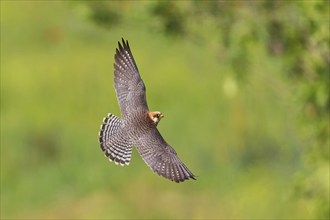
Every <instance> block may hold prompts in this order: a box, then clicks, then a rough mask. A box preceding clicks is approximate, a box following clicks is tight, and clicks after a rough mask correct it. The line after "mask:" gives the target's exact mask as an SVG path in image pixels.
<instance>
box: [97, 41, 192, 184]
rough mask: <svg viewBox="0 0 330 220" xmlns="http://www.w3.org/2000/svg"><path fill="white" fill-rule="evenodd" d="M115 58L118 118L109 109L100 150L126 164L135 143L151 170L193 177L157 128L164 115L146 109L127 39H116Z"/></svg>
mask: <svg viewBox="0 0 330 220" xmlns="http://www.w3.org/2000/svg"><path fill="white" fill-rule="evenodd" d="M114 58H115V62H114V86H115V90H116V94H117V99H118V103H119V107H120V111H121V118H118V117H116V116H115V115H113V114H111V113H109V114H108V116H107V117H106V118H104V119H103V123H102V125H101V130H100V132H99V142H100V146H101V149H102V151H103V152H104V154H105V156H106V157H108V158H109V160H110V161H113V162H115V164H120V165H122V166H124V165H129V163H130V160H131V154H132V146H133V145H134V146H135V147H136V149H137V151H138V152H139V154H140V155H141V157H142V159H143V160H144V162H145V163H146V164H147V165H148V166H149V167H150V168H151V170H152V171H154V172H155V173H157V174H158V175H160V176H163V177H165V178H167V179H169V180H172V181H174V182H177V183H179V182H183V181H185V180H188V179H195V176H194V174H192V172H191V171H190V170H189V169H188V168H187V167H186V165H184V164H183V163H182V162H181V160H180V159H179V157H178V155H177V153H176V152H175V150H174V149H173V148H172V147H171V146H170V145H169V144H168V143H167V142H166V141H165V140H164V138H163V137H162V135H161V134H160V133H159V131H158V129H157V125H158V123H159V121H160V120H161V119H162V118H163V117H164V115H163V114H162V113H161V112H159V111H149V108H148V105H147V100H146V87H145V85H144V83H143V81H142V79H141V76H140V74H139V70H138V68H137V66H136V63H135V61H134V58H133V55H132V52H131V50H130V47H129V44H128V41H125V40H124V39H123V38H122V44H121V43H120V42H118V48H117V49H116V53H115V57H114Z"/></svg>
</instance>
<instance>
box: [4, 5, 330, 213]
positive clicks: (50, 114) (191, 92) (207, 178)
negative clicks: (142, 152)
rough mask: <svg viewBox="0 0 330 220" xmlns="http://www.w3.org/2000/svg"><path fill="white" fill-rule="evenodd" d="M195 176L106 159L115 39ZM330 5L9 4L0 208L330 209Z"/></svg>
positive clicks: (46, 210) (143, 210)
mask: <svg viewBox="0 0 330 220" xmlns="http://www.w3.org/2000/svg"><path fill="white" fill-rule="evenodd" d="M121 37H124V38H125V39H128V40H129V43H130V45H131V49H132V51H133V54H134V56H135V59H136V62H137V65H138V67H139V70H140V73H141V75H142V78H143V80H144V82H145V84H146V86H147V99H148V104H149V107H150V109H152V110H160V111H162V112H163V113H164V114H165V118H164V119H163V120H162V121H161V123H160V124H159V126H158V128H159V130H160V131H161V133H162V134H163V136H164V138H165V139H166V140H167V141H168V142H169V143H170V144H171V145H172V146H173V147H174V148H175V149H176V151H177V152H178V154H179V156H180V158H181V159H182V160H183V161H184V162H185V164H186V165H187V166H188V167H189V168H190V169H191V170H192V171H193V172H194V174H196V175H197V180H196V181H192V180H190V181H186V182H184V183H180V184H176V183H173V182H171V181H168V180H166V179H163V178H161V177H158V176H157V175H155V174H153V173H152V172H151V171H150V169H149V168H148V167H147V166H146V165H145V164H144V162H143V161H142V159H141V158H140V156H139V155H138V153H137V151H136V150H133V156H132V161H131V164H130V166H127V167H119V166H115V165H114V164H113V163H110V162H109V161H108V160H107V159H106V158H105V157H104V156H103V154H102V152H101V150H100V148H99V144H98V131H99V127H100V124H101V122H102V118H103V117H104V116H106V115H107V113H108V112H112V113H114V114H116V115H118V116H120V112H119V107H118V104H117V99H116V96H115V91H114V89H113V56H114V52H115V48H116V47H117V41H118V40H120V39H121ZM329 63H330V56H329V2H328V1H326V0H324V1H323V0H306V1H178V2H176V1H170V2H167V1H5V0H2V1H1V218H2V219H10V218H15V219H19V218H42V219H44V218H55V219H61V218H66V219H68V218H70V219H71V218H76V219H84V218H107V219H111V218H114V219H119V218H152V219H155V218H162V219H168V218H187V219H193V218H200V219H206V218H213V219H221V218H222V219H228V218H235V219H239V218H252V219H255V218H286V219H290V218H299V219H313V218H329V109H330V99H329Z"/></svg>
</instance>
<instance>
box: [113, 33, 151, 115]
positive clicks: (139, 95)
mask: <svg viewBox="0 0 330 220" xmlns="http://www.w3.org/2000/svg"><path fill="white" fill-rule="evenodd" d="M122 44H123V45H121V44H120V42H118V48H117V49H116V54H115V63H114V68H115V72H114V73H115V74H114V82H115V89H116V93H117V98H118V103H119V106H120V111H121V114H122V116H123V118H125V116H126V115H128V114H129V113H132V112H134V111H148V106H147V100H146V92H145V91H146V89H145V86H144V83H143V81H142V79H141V77H140V74H139V70H138V68H137V66H136V64H135V61H134V58H133V55H132V52H131V50H130V48H129V44H128V41H126V42H125V40H124V39H122Z"/></svg>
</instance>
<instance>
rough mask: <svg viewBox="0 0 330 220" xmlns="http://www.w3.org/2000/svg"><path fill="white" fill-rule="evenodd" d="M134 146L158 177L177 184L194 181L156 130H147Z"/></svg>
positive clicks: (192, 175)
mask: <svg viewBox="0 0 330 220" xmlns="http://www.w3.org/2000/svg"><path fill="white" fill-rule="evenodd" d="M134 144H135V146H136V148H137V150H138V152H139V153H140V155H141V156H142V159H143V160H144V161H145V162H146V164H147V165H148V166H149V167H150V168H151V169H152V170H153V171H154V172H155V173H157V174H158V175H161V176H163V177H165V178H167V179H170V180H172V181H175V182H177V183H179V182H183V181H185V180H187V179H189V178H191V179H195V176H194V174H192V172H191V171H190V170H189V169H188V168H187V167H186V165H184V164H183V163H182V162H181V160H180V159H179V157H178V156H177V154H176V152H175V150H174V149H173V148H172V147H171V146H170V145H169V144H168V143H166V141H165V140H164V139H163V137H162V136H161V134H160V133H159V131H158V130H157V128H152V129H149V130H148V131H147V132H145V134H143V135H142V136H140V138H139V139H138V140H137V141H136V143H134Z"/></svg>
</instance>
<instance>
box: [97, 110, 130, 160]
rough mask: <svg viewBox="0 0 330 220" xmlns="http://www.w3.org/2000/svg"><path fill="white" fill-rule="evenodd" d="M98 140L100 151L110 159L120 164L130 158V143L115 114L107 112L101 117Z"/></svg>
mask: <svg viewBox="0 0 330 220" xmlns="http://www.w3.org/2000/svg"><path fill="white" fill-rule="evenodd" d="M99 142H100V147H101V149H102V151H103V152H104V154H105V156H106V157H108V158H109V160H110V161H113V162H115V164H120V165H122V166H124V165H128V164H129V162H130V160H131V154H132V144H131V143H130V141H129V140H128V139H127V138H126V137H125V135H124V133H123V131H122V122H121V120H120V119H119V118H117V117H116V116H115V115H113V114H111V113H109V114H108V116H107V117H106V118H104V119H103V123H102V125H101V130H100V132H99Z"/></svg>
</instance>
